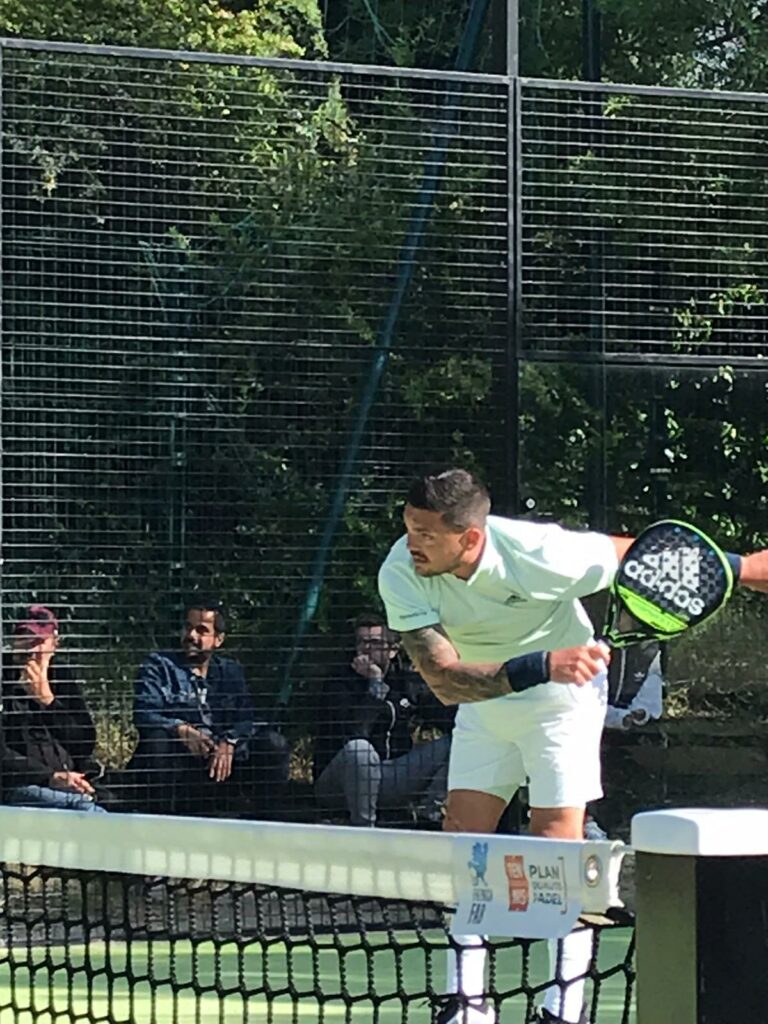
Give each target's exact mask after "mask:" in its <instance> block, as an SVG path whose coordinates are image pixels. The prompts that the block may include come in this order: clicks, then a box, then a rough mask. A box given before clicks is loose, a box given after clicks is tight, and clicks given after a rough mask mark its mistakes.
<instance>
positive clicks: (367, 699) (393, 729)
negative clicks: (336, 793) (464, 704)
mask: <svg viewBox="0 0 768 1024" xmlns="http://www.w3.org/2000/svg"><path fill="white" fill-rule="evenodd" d="M385 682H386V683H387V685H388V686H389V692H388V693H387V695H386V696H385V697H384V698H380V697H376V696H374V695H373V694H372V693H371V692H370V686H369V681H368V680H367V679H365V678H364V677H363V676H360V675H358V674H357V672H355V671H354V669H353V668H352V667H351V666H349V665H345V666H344V667H342V668H339V669H337V670H336V671H334V672H332V673H331V674H330V675H329V676H327V677H326V679H325V680H324V681H323V683H322V685H321V687H320V689H319V691H318V694H317V701H316V704H315V713H314V724H315V745H314V775H315V779H317V778H318V776H319V775H320V773H321V772H322V771H323V769H324V768H325V767H326V766H327V765H328V763H329V762H330V761H331V760H332V759H333V757H334V756H335V755H336V754H337V753H338V751H339V750H341V748H342V747H343V746H344V744H345V743H347V742H348V741H349V740H354V739H365V740H368V741H369V742H370V743H371V745H372V746H373V747H374V749H375V750H376V753H377V754H378V755H379V757H380V758H381V759H382V760H383V761H388V760H391V759H392V758H395V757H401V756H402V755H403V754H407V753H408V752H409V750H410V749H411V747H412V746H413V742H412V739H411V727H412V725H414V724H416V723H418V724H421V725H423V726H425V727H427V728H435V729H440V730H441V731H444V732H447V731H450V729H451V728H452V726H453V719H454V717H455V713H456V712H455V709H454V708H446V707H444V706H443V705H442V704H441V703H440V702H439V701H438V700H437V698H436V697H434V696H433V694H432V693H431V691H429V689H428V687H427V686H426V684H425V683H424V682H423V681H422V679H421V677H420V676H418V675H417V674H416V673H415V672H411V671H407V670H402V669H399V668H396V667H393V668H391V669H390V671H389V672H388V673H387V675H386V678H385ZM313 703H315V702H314V701H313Z"/></svg>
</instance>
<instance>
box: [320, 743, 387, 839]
mask: <svg viewBox="0 0 768 1024" xmlns="http://www.w3.org/2000/svg"><path fill="white" fill-rule="evenodd" d="M380 788H381V758H380V757H379V755H378V754H377V753H376V751H375V749H374V748H373V746H372V745H371V744H370V743H369V742H368V740H349V742H348V743H345V744H344V746H343V747H342V748H341V750H340V751H339V752H338V753H337V754H336V756H335V757H334V758H333V760H332V761H331V762H330V763H329V764H328V765H326V767H325V768H324V769H323V771H322V772H321V773H320V778H319V779H318V780H317V781H316V783H315V795H316V796H317V800H318V803H319V804H320V805H321V806H323V807H327V808H329V809H333V808H337V807H338V806H339V805H340V803H341V801H340V800H339V796H340V795H341V794H343V798H344V805H345V806H346V808H347V810H348V812H349V822H350V824H351V825H362V826H368V827H370V826H373V825H375V824H376V811H377V809H378V803H379V790H380Z"/></svg>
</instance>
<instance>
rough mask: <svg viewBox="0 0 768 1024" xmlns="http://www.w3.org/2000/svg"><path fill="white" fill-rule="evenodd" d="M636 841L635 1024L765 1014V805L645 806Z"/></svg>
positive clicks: (723, 1022)
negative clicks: (714, 807) (760, 807)
mask: <svg viewBox="0 0 768 1024" xmlns="http://www.w3.org/2000/svg"><path fill="white" fill-rule="evenodd" d="M632 845H633V847H634V848H635V851H636V857H637V862H636V870H635V877H636V884H637V893H636V910H637V1024H659V1022H661V1021H674V1022H675V1024H733V1022H734V1021H736V1020H745V1021H747V1020H754V1021H761V1020H765V1007H766V1005H768V972H766V970H765V962H766V954H767V953H768V930H766V925H765V921H766V911H767V910H768V810H757V809H751V808H749V809H730V810H708V809H703V808H696V809H693V810H686V809H681V810H667V811H651V812H647V813H645V814H638V815H636V816H635V817H634V818H633V820H632Z"/></svg>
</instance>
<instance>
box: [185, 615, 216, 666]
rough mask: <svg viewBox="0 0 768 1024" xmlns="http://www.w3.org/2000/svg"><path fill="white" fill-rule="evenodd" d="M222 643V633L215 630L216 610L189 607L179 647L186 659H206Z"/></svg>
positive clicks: (193, 660)
mask: <svg viewBox="0 0 768 1024" xmlns="http://www.w3.org/2000/svg"><path fill="white" fill-rule="evenodd" d="M223 643H224V634H223V633H217V632H216V612H213V611H208V610H207V609H200V608H190V610H189V611H188V612H187V618H186V621H185V622H184V627H183V629H182V631H181V647H182V650H183V651H184V653H185V655H186V656H187V660H188V661H192V662H202V661H207V659H208V658H210V656H211V655H212V654H213V652H214V651H215V650H216V648H217V647H221V645H222V644H223Z"/></svg>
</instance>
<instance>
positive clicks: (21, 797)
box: [5, 786, 107, 814]
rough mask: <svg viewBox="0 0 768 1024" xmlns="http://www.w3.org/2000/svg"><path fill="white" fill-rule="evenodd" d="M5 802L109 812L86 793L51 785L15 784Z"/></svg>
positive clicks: (19, 805) (13, 804) (97, 812)
mask: <svg viewBox="0 0 768 1024" xmlns="http://www.w3.org/2000/svg"><path fill="white" fill-rule="evenodd" d="M5 802H6V803H7V804H11V805H12V806H14V807H56V808H58V809H59V810H62V811H89V812H90V813H91V814H106V813H107V812H106V811H105V810H104V808H103V807H99V805H98V804H97V803H94V802H93V798H92V797H90V796H88V795H87V794H85V793H72V792H71V791H70V790H67V789H52V788H51V787H50V786H15V787H14V788H13V789H10V790H9V791H8V793H7V794H6V798H5Z"/></svg>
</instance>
